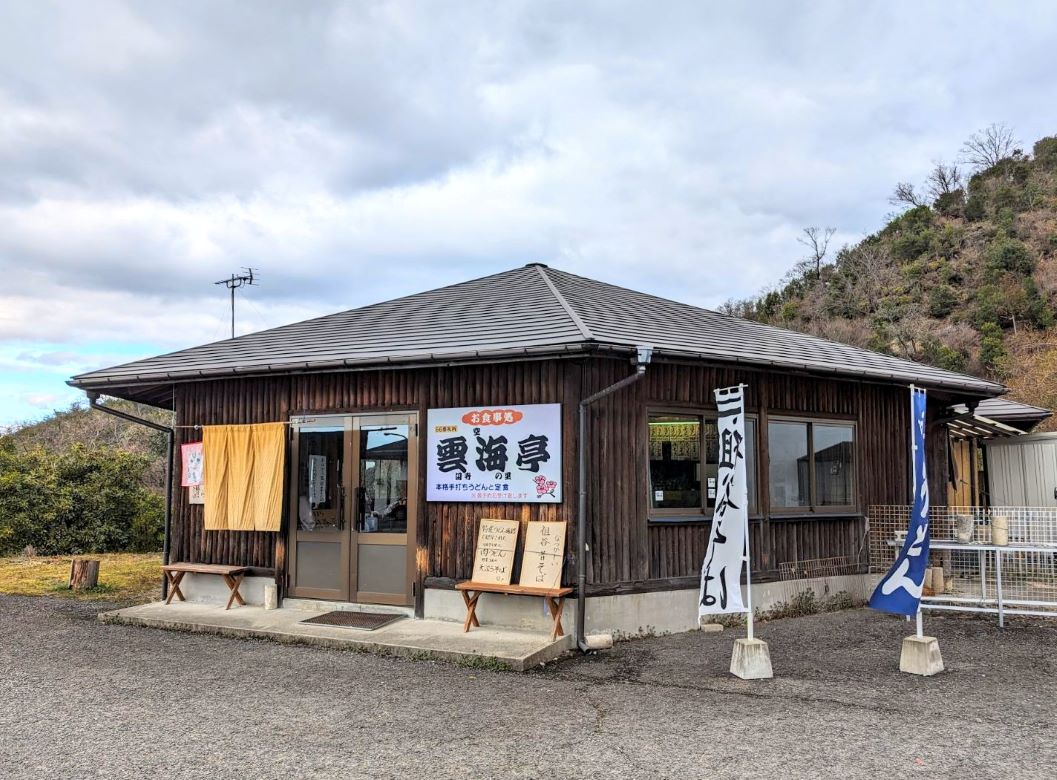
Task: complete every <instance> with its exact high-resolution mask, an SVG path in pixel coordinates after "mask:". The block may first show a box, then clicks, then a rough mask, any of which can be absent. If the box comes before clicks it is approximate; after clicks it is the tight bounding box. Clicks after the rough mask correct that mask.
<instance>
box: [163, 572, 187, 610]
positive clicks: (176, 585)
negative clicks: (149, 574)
mask: <svg viewBox="0 0 1057 780" xmlns="http://www.w3.org/2000/svg"><path fill="white" fill-rule="evenodd" d="M184 574H186V572H182V571H167V572H165V576H166V577H167V578H168V580H169V597H168V598H167V599H165V603H166V604H168V603H169V602H171V601H172V597H173V596H179V597H180V601H187V599H185V598H184V594H183V591H182V590H180V581H181V580H182V579H183V578H184Z"/></svg>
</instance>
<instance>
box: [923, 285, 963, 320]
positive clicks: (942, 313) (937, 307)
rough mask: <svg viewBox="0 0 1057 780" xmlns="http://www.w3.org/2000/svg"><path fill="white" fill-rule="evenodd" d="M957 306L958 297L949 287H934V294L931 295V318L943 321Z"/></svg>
mask: <svg viewBox="0 0 1057 780" xmlns="http://www.w3.org/2000/svg"><path fill="white" fill-rule="evenodd" d="M957 304H958V297H957V296H956V295H955V294H954V289H953V288H951V287H950V286H949V285H946V284H941V285H938V286H937V287H933V288H932V292H931V293H929V316H932V317H935V318H937V319H943V318H944V317H946V316H947V315H948V314H950V313H951V312H952V311H954V307H955V306H956V305H957Z"/></svg>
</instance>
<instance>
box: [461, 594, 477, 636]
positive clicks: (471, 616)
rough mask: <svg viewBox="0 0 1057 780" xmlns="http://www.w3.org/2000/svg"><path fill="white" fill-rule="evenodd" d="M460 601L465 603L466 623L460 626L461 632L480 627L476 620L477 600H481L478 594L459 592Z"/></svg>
mask: <svg viewBox="0 0 1057 780" xmlns="http://www.w3.org/2000/svg"><path fill="white" fill-rule="evenodd" d="M459 592H460V593H461V594H462V600H463V601H464V602H466V621H465V622H464V623H463V624H462V630H463V632H464V633H465V632H467V631H469V630H470V627H471V626H476V627H477V628H480V627H481V623H480V622H479V621H478V620H477V599H479V598H481V594H480V592H477V593H473V594H472V595H471V594H470V592H469V591H465V590H461V591H459Z"/></svg>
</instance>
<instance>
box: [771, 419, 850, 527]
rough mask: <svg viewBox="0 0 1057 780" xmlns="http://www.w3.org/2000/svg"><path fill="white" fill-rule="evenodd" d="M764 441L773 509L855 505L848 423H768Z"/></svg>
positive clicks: (795, 421)
mask: <svg viewBox="0 0 1057 780" xmlns="http://www.w3.org/2000/svg"><path fill="white" fill-rule="evenodd" d="M767 438H768V442H767V444H768V456H769V461H770V469H769V472H770V473H769V477H770V479H769V490H770V497H771V508H772V509H776V510H782V509H794V510H795V509H806V510H818V509H833V508H843V509H850V508H852V507H854V505H855V426H854V425H853V424H852V423H842V422H835V421H830V420H826V421H818V422H814V421H807V420H771V421H770V422H769V423H768V426H767Z"/></svg>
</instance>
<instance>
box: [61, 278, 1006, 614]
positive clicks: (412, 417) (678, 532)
mask: <svg viewBox="0 0 1057 780" xmlns="http://www.w3.org/2000/svg"><path fill="white" fill-rule="evenodd" d="M738 383H744V384H745V385H746V386H747V390H746V398H747V401H746V408H747V423H748V425H747V439H748V449H747V462H748V465H749V470H750V473H749V482H750V485H749V487H750V504H751V506H750V540H751V554H752V565H753V570H754V574H753V580H754V587H755V583H760V587H763V588H766V587H767V584H768V582H772V583H773V582H776V581H777V580H778V579H779V573H780V571H781V570H782V569H783V565H785V567H788V566H789V565H790V564H793V565H795V564H798V563H802V562H806V561H818V560H828V559H836V560H842V561H845V562H848V561H850V562H852V563H853V564H855V565H858V563H859V562H861V563H862V565H863V566H865V564H866V562H867V561H868V555H867V551H866V550H864V549H863V547H864V544H865V542H866V533H865V532H866V522H867V520H866V517H867V511H868V508H869V507H870V506H871V505H877V504H905V503H908V501H909V499H910V495H909V493H910V481H909V462H908V453H907V448H908V417H909V416H908V392H907V386H908V385H909V384H915V385H918V386H921V387H925V388H927V389H928V391H929V415H930V425H929V431H928V455H929V462H930V472H931V473H930V480H931V481H932V484H934V485H943V484H944V483H945V482H946V481H947V478H948V473H947V464H948V451H947V447H948V436H947V428H946V425H945V424H944V420H945V418H946V417H947V416H949V414H950V413H949V409H950V407H952V405H955V404H965V405H967V408H969V409H970V410H972V409H973V408H974V407H975V406H976V405H977V404H978V403H979V401H981V400H982V399H985V398H990V397H995V396H998V395H1000V394H1002V393H1003V392H1005V388H1004V387H1003V386H1001V385H999V384H995V383H993V382H989V381H985V380H982V379H979V378H975V377H971V376H965V375H961V374H957V373H953V372H950V371H945V370H942V369H938V368H933V367H930V366H925V365H920V364H917V363H913V362H909V361H905V360H900V359H897V358H894V357H891V356H888V355H883V354H879V353H874V352H870V351H867V350H863V349H858V348H855V347H852V346H848V345H844V344H839V343H835V342H831V341H826V340H823V339H819V338H815V337H812V336H808V335H805V334H802V333H797V332H793V331H787V330H784V329H780V328H774V327H769V326H765V325H761V324H758V323H754V322H750V321H746V320H742V319H739V318H735V317H730V316H726V315H722V314H718V313H716V312H712V311H708V310H704V309H700V308H696V307H694V306H689V305H686V304H682V303H677V302H674V301H670V300H666V299H662V298H658V297H655V296H652V295H647V294H644V293H640V292H635V291H633V290H629V289H624V288H621V287H617V286H614V285H611V284H606V283H603V282H600V281H595V280H592V279H588V278H584V277H581V276H576V275H573V274H570V273H566V272H564V271H560V270H557V269H554V268H549V267H547V266H545V265H543V264H538V263H534V264H530V265H528V266H525V267H521V268H516V269H513V270H509V271H505V272H502V273H498V274H495V275H492V276H488V277H484V278H481V279H476V280H473V281H468V282H464V283H461V284H456V285H453V286H449V287H444V288H441V289H436V290H431V291H428V292H424V293H420V294H417V295H411V296H408V297H405V298H400V299H397V300H392V301H388V302H384V303H379V304H375V305H372V306H366V307H363V308H360V309H354V310H351V311H346V312H341V313H338V314H333V315H330V316H326V317H321V318H318V319H313V320H308V321H305V322H300V323H295V324H292V325H286V326H283V327H279V328H275V329H272V330H267V331H262V332H258V333H252V334H248V335H245V336H240V337H237V338H233V339H230V340H226V341H220V342H216V343H213V344H206V345H204V346H199V347H194V348H191V349H185V350H181V351H179V352H174V353H171V354H167V355H161V356H158V357H152V358H147V359H144V360H139V361H136V362H133V363H128V364H125V365H119V366H115V367H113V368H108V369H103V370H99V371H93V372H90V373H85V374H81V375H79V376H77V377H75V378H73V379H72V380H71V384H72V385H74V386H76V387H78V388H81V389H83V390H85V391H86V392H88V393H89V396H90V398H92V399H93V400H94V399H95V398H97V397H98V396H100V395H106V396H113V397H118V398H125V399H130V400H133V401H139V402H142V403H145V404H149V405H152V406H156V407H161V408H165V409H171V410H173V411H174V412H175V423H174V428H173V434H174V438H175V444H176V445H177V447H178V446H179V445H181V444H184V443H189V442H194V441H197V440H200V439H202V437H203V427H205V426H245V425H251V424H261V423H284V424H286V429H285V430H286V431H287V435H286V445H285V447H286V452H285V466H284V467H283V468H284V479H283V480H282V481H283V482H284V483H285V484H282V485H281V486H280V488H279V489H280V490H281V492H282V510H281V518H279V519H278V521H277V523H276V525H275V527H274V530H256V528H257V526H254V525H253V523H252V519H251V522H250V524H249V525H248V526H245V525H244V526H236V527H238V528H243V529H246V530H207V529H206V518H205V510H206V509H207V507H206V506H204V505H199V504H196V503H192V496H191V490H190V489H189V488H181V487H176V488H174V490H173V496H172V503H171V527H170V529H169V531H168V535H169V540H168V548H167V549H168V553H167V554H168V557H169V559H170V560H173V561H187V562H202V563H218V564H232V565H242V566H248V567H251V568H252V571H251V574H252V575H253V577H251V578H250V579H249V580H247V582H249V583H251V584H250V587H249V588H248V589H247V592H248V594H249V596H250V598H251V600H252V599H253V598H254V594H255V591H254V585H253V583H254V582H255V583H258V584H260V583H270V582H274V583H275V584H276V585H277V587H278V590H279V593H280V597H281V598H287V599H290V598H295V599H298V598H299V599H304V598H308V599H326V600H330V601H347V602H357V603H362V604H389V605H401V606H404V607H407V608H410V609H413V610H414V613H415V615H417V616H418V617H453V618H459V619H461V618H462V614H463V606H462V603H461V600H460V599H459V595H458V593H457V592H455V591H454V590H453V588H454V585H455V583H457V582H459V581H461V580H465V579H468V578H469V577H470V574H471V570H472V567H473V557H474V549H475V539H476V531H477V527H478V523H479V521H480V520H481V519H482V518H499V519H513V520H518V521H521V522H522V523H531V522H533V521H539V520H548V521H566V522H567V540H566V545H565V563H564V569H563V575H562V580H563V584H566V585H570V586H572V587H574V588H576V589H577V594H576V596H577V599H578V603H577V608H579V606H580V605H584V611H583V612H581V613H580V614H583V615H584V616H585V624H586V626H587V630H603V629H605V630H612V631H616V632H618V633H621V634H634V633H638V632H646V631H664V630H680V629H688V628H691V627H693V626H694V625H696V600H697V587H698V577H699V571H700V567H701V562H702V558H703V556H704V552H705V544H706V541H707V538H708V533H709V524H710V518H711V510H712V506H713V503H714V500H715V493H716V490H715V477H716V469H717V446H716V438H717V431H716V422H715V403H714V399H713V395H712V391H713V389H715V388H717V387H724V386H729V385H734V384H738ZM614 386H616V387H614ZM581 412H582V414H581ZM581 416H582V421H581ZM515 419H516V420H517V424H514V420H515ZM506 425H509V426H510V427H504V426H506ZM460 426H461V427H460ZM519 426H520V427H519ZM500 439H502V440H503V441H502V442H500V441H499V440H500ZM173 472H174V476H175V478H176V485H179V484H180V469H179V466H178V463H174V469H173ZM208 473H209V472H208V462H207V480H206V482H205V484H204V486H203V490H204V492H205V495H206V500H208V496H209V493H210V485H209V481H208ZM945 492H946V491H944V490H934V492H933V495H934V501H935V502H936V503H940V499H941V497H942V496H944V494H945ZM250 500H251V502H252V499H250ZM581 507H582V511H581ZM578 523H579V529H582V530H583V533H582V534H580V533H579V532H578ZM250 529H253V530H250ZM515 570H516V569H515ZM856 571H860V572H865V569H864V568H857V569H856ZM493 598H494V604H495V607H494V608H493V609H492V610H491V611H489V610H488V609H487V608H484V609H482V610H481V616H482V619H483V620H488V618H489V616H493V618H494V620H493V622H496V621H498V622H507V623H509V624H512V625H529V624H531V623H532V622H533V621H543V620H545V618H544V616H543V615H542V612H541V610H540V607H539V602H538V601H537V600H530V599H522V598H519V597H501V596H495V597H493ZM482 604H483V605H485V604H486V602H484V601H483V602H482ZM570 611H571V609H570ZM567 614H568V612H567ZM581 630H583V629H581Z"/></svg>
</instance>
